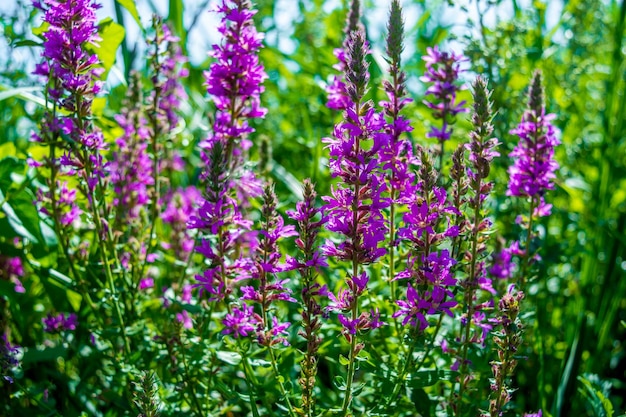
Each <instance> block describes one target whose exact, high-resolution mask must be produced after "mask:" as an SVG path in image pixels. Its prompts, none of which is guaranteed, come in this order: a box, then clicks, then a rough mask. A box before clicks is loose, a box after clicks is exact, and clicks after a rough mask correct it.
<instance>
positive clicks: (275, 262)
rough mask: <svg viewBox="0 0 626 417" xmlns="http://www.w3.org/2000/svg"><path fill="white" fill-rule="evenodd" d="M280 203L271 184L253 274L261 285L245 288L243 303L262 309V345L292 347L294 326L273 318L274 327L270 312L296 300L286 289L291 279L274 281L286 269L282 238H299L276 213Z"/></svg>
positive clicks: (266, 193)
mask: <svg viewBox="0 0 626 417" xmlns="http://www.w3.org/2000/svg"><path fill="white" fill-rule="evenodd" d="M276 204H277V200H276V195H275V194H274V188H273V186H269V185H268V186H267V187H265V191H264V193H263V208H262V210H261V216H262V227H261V230H260V232H259V234H258V248H257V251H256V253H255V255H254V259H253V262H254V266H253V268H252V270H251V274H250V275H251V276H250V278H251V279H252V280H254V281H253V282H255V283H256V284H257V285H256V286H252V285H247V286H242V287H241V292H242V293H243V296H242V297H241V298H240V300H241V301H244V302H246V301H248V302H252V303H256V304H258V305H259V306H260V308H261V314H260V315H254V316H253V317H255V318H256V319H257V322H256V336H257V340H258V342H259V344H260V345H261V346H272V345H274V344H276V343H283V344H284V345H288V344H289V343H288V342H287V339H285V337H284V336H283V334H284V333H286V330H287V328H288V327H289V325H290V323H280V322H279V321H278V318H277V317H276V316H275V315H273V316H272V322H271V324H270V322H269V316H270V314H269V311H270V308H271V307H272V304H273V303H274V302H275V301H289V302H295V301H296V300H295V299H294V298H293V297H292V296H291V295H290V293H291V290H289V289H288V288H286V287H285V284H287V282H288V281H289V280H288V279H280V280H278V279H277V280H274V281H272V280H271V278H272V277H275V275H276V274H277V273H279V272H282V271H283V270H284V269H285V267H284V265H280V264H279V261H280V258H281V253H280V250H279V247H278V241H279V239H282V238H286V237H290V236H295V235H297V233H296V231H295V228H294V227H293V226H290V225H289V226H287V225H285V224H284V221H283V218H282V217H281V216H279V215H278V213H277V212H276ZM242 311H246V308H245V307H244V309H243V310H242ZM247 311H249V310H247ZM258 319H260V321H259V320H258ZM230 323H231V322H230V321H229V324H230ZM226 331H227V332H228V333H233V334H235V329H232V330H228V327H227V330H226Z"/></svg>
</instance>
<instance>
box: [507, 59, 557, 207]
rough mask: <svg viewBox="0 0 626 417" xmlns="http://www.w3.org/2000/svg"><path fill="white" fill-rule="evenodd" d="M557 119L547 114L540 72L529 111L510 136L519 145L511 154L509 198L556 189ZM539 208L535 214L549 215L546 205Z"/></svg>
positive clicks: (534, 85)
mask: <svg viewBox="0 0 626 417" xmlns="http://www.w3.org/2000/svg"><path fill="white" fill-rule="evenodd" d="M555 117H556V116H555V115H554V114H546V109H545V106H544V103H543V87H542V86H541V72H539V71H537V72H535V75H534V77H533V80H532V83H531V88H530V93H529V101H528V109H527V110H526V111H525V112H524V115H523V116H522V121H521V122H520V124H519V125H518V126H517V128H516V129H513V130H512V131H511V134H514V135H517V136H518V137H519V142H518V144H517V146H516V147H515V149H514V150H513V152H511V153H510V154H509V156H510V157H512V158H514V159H515V163H514V164H513V165H512V166H511V167H510V168H509V176H510V180H509V187H508V190H507V195H510V196H516V197H535V196H539V197H541V196H543V194H544V193H545V192H546V191H547V190H552V189H554V182H553V180H554V178H555V177H556V175H555V172H556V170H557V169H558V168H559V164H558V163H557V162H556V160H555V159H554V148H555V146H556V145H558V144H559V143H560V141H559V139H558V138H557V129H556V128H555V127H554V126H553V125H552V123H551V121H552V120H553V119H554V118H555ZM540 207H541V208H542V209H541V210H537V212H536V213H535V214H537V215H547V214H549V213H550V210H549V207H548V205H546V204H545V203H543V202H542V203H541V205H540Z"/></svg>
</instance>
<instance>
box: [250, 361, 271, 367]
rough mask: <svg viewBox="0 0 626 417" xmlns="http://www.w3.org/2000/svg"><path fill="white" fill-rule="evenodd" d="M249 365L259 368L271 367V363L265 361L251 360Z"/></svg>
mask: <svg viewBox="0 0 626 417" xmlns="http://www.w3.org/2000/svg"><path fill="white" fill-rule="evenodd" d="M250 365H251V366H254V367H255V368H256V367H261V368H270V367H271V366H272V362H270V361H266V360H265V359H251V360H250Z"/></svg>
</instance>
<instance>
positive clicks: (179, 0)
mask: <svg viewBox="0 0 626 417" xmlns="http://www.w3.org/2000/svg"><path fill="white" fill-rule="evenodd" d="M169 3H170V6H169V15H168V16H167V21H168V23H169V24H170V25H171V27H172V30H173V31H174V33H175V34H176V35H177V36H178V37H179V38H180V45H181V47H182V48H184V47H185V45H186V40H185V39H186V37H187V31H186V30H185V27H184V25H183V14H184V11H185V6H184V3H183V0H170V2H169Z"/></svg>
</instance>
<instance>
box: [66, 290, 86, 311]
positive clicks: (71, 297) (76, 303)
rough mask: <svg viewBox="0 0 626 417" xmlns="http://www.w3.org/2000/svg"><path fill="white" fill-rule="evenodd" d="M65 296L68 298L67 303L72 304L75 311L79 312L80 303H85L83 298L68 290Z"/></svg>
mask: <svg viewBox="0 0 626 417" xmlns="http://www.w3.org/2000/svg"><path fill="white" fill-rule="evenodd" d="M65 295H66V296H67V301H68V302H69V303H70V305H71V306H72V308H73V309H74V311H76V312H78V310H80V303H81V302H82V301H83V296H82V295H80V294H79V293H77V292H76V291H72V290H67V291H66V292H65Z"/></svg>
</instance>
